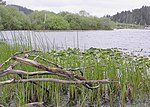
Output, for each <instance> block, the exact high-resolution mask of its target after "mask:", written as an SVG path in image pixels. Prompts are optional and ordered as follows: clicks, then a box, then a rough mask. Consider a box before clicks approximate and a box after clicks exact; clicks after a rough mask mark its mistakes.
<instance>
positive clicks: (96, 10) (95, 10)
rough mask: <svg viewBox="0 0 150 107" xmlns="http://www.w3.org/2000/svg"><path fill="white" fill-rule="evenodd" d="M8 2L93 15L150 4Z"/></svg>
mask: <svg viewBox="0 0 150 107" xmlns="http://www.w3.org/2000/svg"><path fill="white" fill-rule="evenodd" d="M5 1H6V2H7V4H17V5H21V6H24V7H27V8H31V9H35V10H49V11H54V12H60V11H69V12H73V13H77V12H79V11H80V10H86V11H88V12H89V13H91V14H92V15H96V16H104V15H107V14H110V15H112V14H115V13H117V12H121V11H123V10H132V9H135V8H140V7H141V6H143V5H149V6H150V0H5Z"/></svg>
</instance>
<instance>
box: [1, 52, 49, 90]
mask: <svg viewBox="0 0 150 107" xmlns="http://www.w3.org/2000/svg"><path fill="white" fill-rule="evenodd" d="M30 52H39V51H35V50H31V51H25V52H16V53H15V54H16V55H18V54H25V55H24V58H27V57H28V56H29V55H28V54H27V53H30ZM11 59H12V58H11V57H10V58H9V59H8V60H7V61H5V62H8V61H10V60H11ZM19 63H20V62H17V61H15V62H14V63H12V64H11V65H10V66H9V67H8V68H7V69H6V70H1V71H0V76H5V75H7V74H17V75H18V76H19V77H20V78H22V79H27V78H26V77H24V76H22V75H23V74H25V72H24V71H19V70H16V71H15V70H13V68H14V67H15V66H16V65H17V64H19ZM26 74H28V73H27V72H26ZM31 75H32V74H31ZM33 75H36V73H35V74H34V73H33ZM26 76H27V75H26ZM32 83H33V84H35V85H38V84H37V83H36V82H32ZM40 87H41V88H43V87H42V86H40ZM44 90H46V92H48V93H49V91H48V90H47V89H45V88H44Z"/></svg>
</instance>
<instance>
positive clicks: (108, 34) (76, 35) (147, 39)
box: [0, 29, 150, 52]
mask: <svg viewBox="0 0 150 107" xmlns="http://www.w3.org/2000/svg"><path fill="white" fill-rule="evenodd" d="M12 36H13V37H12ZM30 37H31V41H32V44H33V45H34V46H35V45H36V46H37V45H39V46H41V47H45V49H53V48H57V49H62V48H65V49H66V48H68V47H71V48H80V49H88V48H90V47H96V48H122V49H127V50H129V51H135V50H137V51H140V50H141V49H143V50H142V51H146V52H150V30H144V29H119V30H112V31H105V30H97V31H93V30H91V31H47V32H37V31H2V32H1V36H0V39H2V38H5V39H6V41H8V42H10V43H12V41H17V40H19V41H22V43H26V42H27V41H28V39H29V38H30ZM12 38H13V39H14V38H15V39H14V40H12Z"/></svg>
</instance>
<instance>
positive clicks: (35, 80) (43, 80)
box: [0, 78, 117, 86]
mask: <svg viewBox="0 0 150 107" xmlns="http://www.w3.org/2000/svg"><path fill="white" fill-rule="evenodd" d="M26 82H55V83H62V84H83V85H84V84H108V83H110V81H108V80H82V81H79V80H78V81H70V80H69V81H67V80H60V79H54V78H31V79H22V80H16V79H12V80H7V81H2V82H0V86H2V85H6V84H14V83H26ZM114 82H117V81H113V83H114Z"/></svg>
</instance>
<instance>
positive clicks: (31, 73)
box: [0, 70, 68, 79]
mask: <svg viewBox="0 0 150 107" xmlns="http://www.w3.org/2000/svg"><path fill="white" fill-rule="evenodd" d="M9 74H17V75H23V76H34V75H48V74H50V75H58V76H61V77H64V78H68V77H67V76H66V75H63V74H59V73H58V74H56V73H55V74H54V73H52V72H49V71H36V72H26V71H22V70H3V71H1V72H0V77H1V76H6V75H9ZM24 79H25V78H24Z"/></svg>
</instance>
